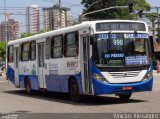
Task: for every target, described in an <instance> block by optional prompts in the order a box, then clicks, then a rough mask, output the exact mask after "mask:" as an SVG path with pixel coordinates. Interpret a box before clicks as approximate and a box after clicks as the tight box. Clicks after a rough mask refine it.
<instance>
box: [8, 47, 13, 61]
mask: <svg viewBox="0 0 160 119" xmlns="http://www.w3.org/2000/svg"><path fill="white" fill-rule="evenodd" d="M13 55H14V54H13V46H9V47H8V62H9V63H12V62H13Z"/></svg>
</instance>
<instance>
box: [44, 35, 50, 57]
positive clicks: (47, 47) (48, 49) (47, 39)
mask: <svg viewBox="0 0 160 119" xmlns="http://www.w3.org/2000/svg"><path fill="white" fill-rule="evenodd" d="M45 54H46V59H49V58H50V57H51V37H47V38H46V51H45Z"/></svg>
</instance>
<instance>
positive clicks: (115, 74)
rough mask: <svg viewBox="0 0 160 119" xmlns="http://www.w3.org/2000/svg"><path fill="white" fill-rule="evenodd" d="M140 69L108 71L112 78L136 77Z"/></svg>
mask: <svg viewBox="0 0 160 119" xmlns="http://www.w3.org/2000/svg"><path fill="white" fill-rule="evenodd" d="M140 72H141V71H126V72H109V74H110V75H111V76H112V77H113V78H123V77H125V78H126V77H137V76H138V75H139V74H140Z"/></svg>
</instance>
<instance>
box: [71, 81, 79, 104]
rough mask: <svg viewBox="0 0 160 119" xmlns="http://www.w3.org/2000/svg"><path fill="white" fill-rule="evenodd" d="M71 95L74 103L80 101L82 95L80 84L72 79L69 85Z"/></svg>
mask: <svg viewBox="0 0 160 119" xmlns="http://www.w3.org/2000/svg"><path fill="white" fill-rule="evenodd" d="M69 95H70V98H71V100H72V101H76V102H78V101H79V98H80V94H79V87H78V83H77V81H76V80H75V79H72V80H71V81H70V83H69Z"/></svg>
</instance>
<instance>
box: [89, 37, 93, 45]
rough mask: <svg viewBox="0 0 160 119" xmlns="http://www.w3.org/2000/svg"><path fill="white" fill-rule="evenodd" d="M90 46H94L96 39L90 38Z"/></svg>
mask: <svg viewBox="0 0 160 119" xmlns="http://www.w3.org/2000/svg"><path fill="white" fill-rule="evenodd" d="M90 45H94V37H93V36H90Z"/></svg>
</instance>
